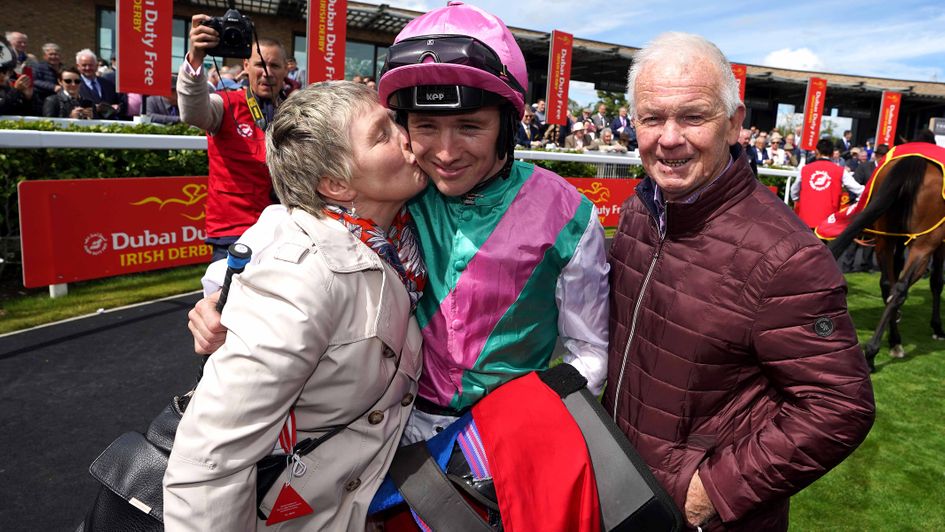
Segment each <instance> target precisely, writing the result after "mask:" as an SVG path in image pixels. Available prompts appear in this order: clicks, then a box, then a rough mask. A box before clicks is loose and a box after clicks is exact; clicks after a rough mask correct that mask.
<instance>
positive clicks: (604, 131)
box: [600, 127, 614, 137]
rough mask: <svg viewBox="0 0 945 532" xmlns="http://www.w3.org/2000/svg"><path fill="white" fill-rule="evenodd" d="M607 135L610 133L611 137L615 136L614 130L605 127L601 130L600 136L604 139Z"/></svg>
mask: <svg viewBox="0 0 945 532" xmlns="http://www.w3.org/2000/svg"><path fill="white" fill-rule="evenodd" d="M605 133H610V134H611V135H613V134H614V132H613V130H611V129H610V128H609V127H605V128H604V129H601V130H600V136H602V137H603V136H604V134H605Z"/></svg>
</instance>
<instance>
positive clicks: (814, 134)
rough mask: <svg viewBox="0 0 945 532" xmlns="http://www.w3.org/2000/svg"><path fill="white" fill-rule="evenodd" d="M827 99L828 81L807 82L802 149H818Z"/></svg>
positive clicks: (811, 80)
mask: <svg viewBox="0 0 945 532" xmlns="http://www.w3.org/2000/svg"><path fill="white" fill-rule="evenodd" d="M826 99H827V80H825V79H823V78H810V80H809V81H808V82H807V97H806V98H805V99H804V129H803V130H802V131H801V148H802V149H805V150H815V149H817V141H818V140H819V138H820V120H821V118H823V116H824V101H825V100H826Z"/></svg>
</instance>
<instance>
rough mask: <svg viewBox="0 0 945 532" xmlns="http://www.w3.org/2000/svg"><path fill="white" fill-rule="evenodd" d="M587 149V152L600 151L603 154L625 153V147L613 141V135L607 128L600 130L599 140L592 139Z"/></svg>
mask: <svg viewBox="0 0 945 532" xmlns="http://www.w3.org/2000/svg"><path fill="white" fill-rule="evenodd" d="M587 149H588V150H589V151H601V152H604V153H627V147H626V146H624V145H622V144H620V143H619V142H617V141H616V140H615V139H614V133H613V131H611V130H610V128H609V127H605V128H604V129H602V130H601V132H600V138H599V139H594V141H593V142H591V145H590V146H589V147H588V148H587Z"/></svg>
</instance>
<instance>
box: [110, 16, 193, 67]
mask: <svg viewBox="0 0 945 532" xmlns="http://www.w3.org/2000/svg"><path fill="white" fill-rule="evenodd" d="M189 30H190V20H188V19H184V18H178V17H174V20H173V21H172V22H171V71H172V72H177V69H178V68H179V67H180V65H181V63H183V62H184V56H185V55H187V39H188V37H189V35H190V31H189ZM115 39H117V36H116V33H115V10H114V9H99V11H98V50H96V52H95V53H96V55H98V57H99V59H104V60H106V61H109V60H111V58H112V57H113V56H115V55H116V53H117V46H116V44H115Z"/></svg>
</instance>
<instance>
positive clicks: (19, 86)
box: [13, 76, 33, 100]
mask: <svg viewBox="0 0 945 532" xmlns="http://www.w3.org/2000/svg"><path fill="white" fill-rule="evenodd" d="M13 88H14V89H16V90H18V91H20V93H21V94H22V95H23V96H24V97H25V98H26V99H27V100H32V99H33V82H32V80H30V77H29V76H20V77H18V78H16V81H15V82H13Z"/></svg>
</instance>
